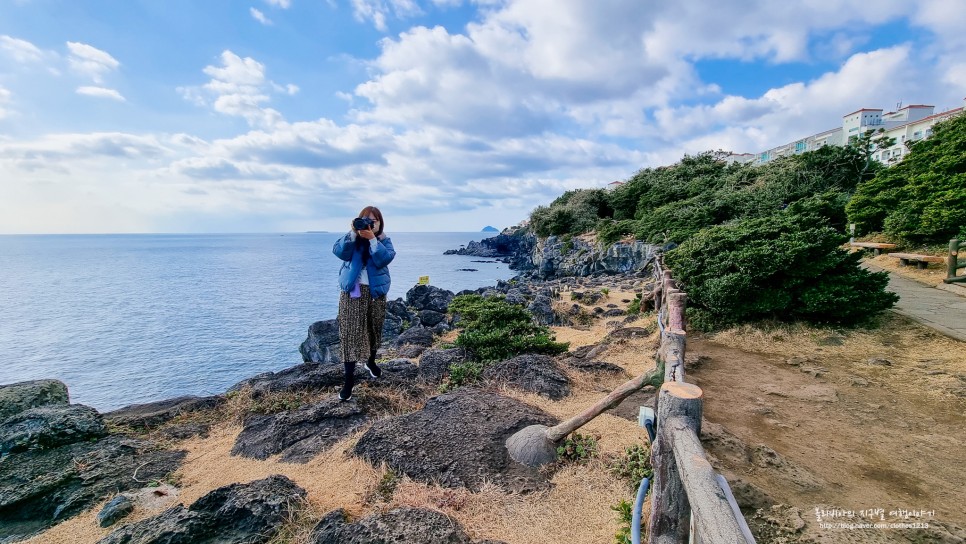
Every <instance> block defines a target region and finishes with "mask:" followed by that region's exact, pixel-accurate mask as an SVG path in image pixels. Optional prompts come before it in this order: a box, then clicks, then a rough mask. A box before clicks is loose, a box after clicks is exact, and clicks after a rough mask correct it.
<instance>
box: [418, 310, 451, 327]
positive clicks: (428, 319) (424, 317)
mask: <svg viewBox="0 0 966 544" xmlns="http://www.w3.org/2000/svg"><path fill="white" fill-rule="evenodd" d="M444 319H446V314H443V313H440V312H434V311H433V310H422V311H420V312H419V323H420V324H421V325H422V326H424V327H435V326H436V325H438V324H439V323H441V322H442V321H443V320H444Z"/></svg>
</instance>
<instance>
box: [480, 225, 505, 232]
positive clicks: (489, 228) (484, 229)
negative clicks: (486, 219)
mask: <svg viewBox="0 0 966 544" xmlns="http://www.w3.org/2000/svg"><path fill="white" fill-rule="evenodd" d="M480 232H500V230H499V229H497V228H496V227H491V226H489V225H487V226H485V227H483V230H481V231H480Z"/></svg>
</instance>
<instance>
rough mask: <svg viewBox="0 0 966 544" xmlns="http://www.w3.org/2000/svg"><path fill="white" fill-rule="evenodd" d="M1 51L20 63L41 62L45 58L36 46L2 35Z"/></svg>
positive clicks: (0, 36) (0, 41) (0, 39)
mask: <svg viewBox="0 0 966 544" xmlns="http://www.w3.org/2000/svg"><path fill="white" fill-rule="evenodd" d="M0 51H2V52H3V53H4V54H5V55H7V56H9V57H10V58H12V59H13V60H15V61H17V62H20V63H30V62H40V61H42V60H43V58H44V53H43V51H41V50H40V49H39V48H38V47H37V46H36V45H34V44H32V43H30V42H28V41H25V40H21V39H19V38H14V37H12V36H7V35H5V34H4V35H0Z"/></svg>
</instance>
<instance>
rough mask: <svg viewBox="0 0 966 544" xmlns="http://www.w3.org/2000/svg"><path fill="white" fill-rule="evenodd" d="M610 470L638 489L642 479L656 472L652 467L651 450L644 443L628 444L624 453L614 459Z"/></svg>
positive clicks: (631, 486) (634, 488)
mask: <svg viewBox="0 0 966 544" xmlns="http://www.w3.org/2000/svg"><path fill="white" fill-rule="evenodd" d="M610 470H611V473H612V474H613V475H614V476H617V477H618V478H620V479H622V480H625V481H627V483H628V484H629V485H630V488H631V489H633V490H635V491H636V490H637V488H638V486H640V485H641V480H643V479H644V478H650V477H651V475H653V474H654V469H653V468H651V450H650V449H648V447H647V446H644V445H642V444H634V445H633V446H627V447H626V448H624V454H623V455H621V456H620V457H619V458H617V459H616V460H615V461H614V463H613V464H612V465H611V467H610Z"/></svg>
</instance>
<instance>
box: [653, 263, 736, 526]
mask: <svg viewBox="0 0 966 544" xmlns="http://www.w3.org/2000/svg"><path fill="white" fill-rule="evenodd" d="M655 277H656V279H657V282H658V284H657V286H656V287H655V291H654V305H655V310H656V311H657V315H658V325H659V327H660V330H661V345H660V348H659V349H658V353H657V357H658V358H659V361H658V364H659V365H660V363H661V361H663V362H664V372H665V374H664V378H665V382H664V385H663V386H662V387H661V390H660V392H659V394H658V405H657V414H656V415H657V430H656V436H655V440H654V443H653V444H652V447H651V464H652V466H653V467H654V476H653V482H652V484H651V489H652V495H651V519H650V522H649V524H648V540H647V541H648V542H649V543H652V544H655V543H661V544H664V543H686V542H697V543H706V544H754V543H755V540H754V537H752V535H751V531H749V530H748V525H747V523H745V519H744V517H743V516H742V515H741V511H740V510H739V509H738V505H737V503H736V502H735V500H734V496H733V495H732V494H731V489H730V488H729V487H728V482H727V481H726V480H725V479H724V478H723V477H721V476H720V475H718V474H717V473H715V471H714V469H713V468H712V467H711V464H710V463H709V462H708V459H707V457H706V456H705V454H704V448H703V447H702V445H701V440H700V438H699V437H700V436H701V414H702V411H703V398H704V393H703V392H702V391H701V388H700V387H698V386H696V385H694V384H690V383H687V382H685V381H684V378H685V374H684V356H685V351H686V348H687V342H686V339H687V333H686V330H685V329H686V318H685V310H686V306H687V295H686V294H685V293H684V292H683V291H681V290H680V289H678V288H677V285H676V283H675V282H674V279H673V278H671V274H670V271H667V270H663V267H662V265H661V261H660V259H658V260H657V266H656V267H655ZM689 539H690V540H689Z"/></svg>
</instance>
